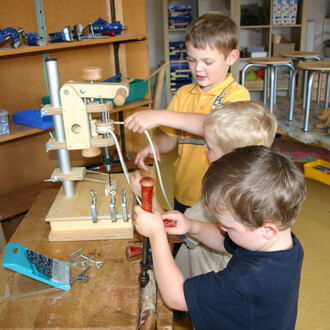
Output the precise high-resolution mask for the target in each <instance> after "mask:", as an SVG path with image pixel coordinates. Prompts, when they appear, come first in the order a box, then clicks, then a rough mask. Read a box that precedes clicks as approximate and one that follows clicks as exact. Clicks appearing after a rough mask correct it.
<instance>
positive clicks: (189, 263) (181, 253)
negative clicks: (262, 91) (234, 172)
mask: <svg viewBox="0 0 330 330" xmlns="http://www.w3.org/2000/svg"><path fill="white" fill-rule="evenodd" d="M276 129H277V122H276V118H275V116H273V115H272V114H271V113H270V112H269V111H268V110H266V109H265V107H264V104H263V103H261V102H259V101H241V102H228V103H225V104H223V105H220V106H218V107H217V108H215V109H214V110H212V111H211V112H210V113H209V114H208V116H207V117H206V119H205V123H204V131H205V140H206V143H205V149H206V151H207V154H208V159H209V161H210V163H212V162H213V161H215V160H217V159H218V158H220V157H222V156H223V155H224V154H227V153H228V152H231V151H233V150H234V149H236V148H239V147H245V146H249V145H264V146H267V147H270V146H271V145H272V143H273V141H274V138H275V134H276ZM184 214H185V215H186V216H187V217H189V218H192V219H197V220H199V221H204V222H209V223H215V222H216V219H215V218H214V216H213V214H212V213H211V212H210V211H209V210H208V209H207V207H206V206H205V205H204V202H203V200H202V199H200V200H199V201H198V202H197V203H196V204H195V205H193V206H192V207H191V208H187V210H186V211H185V212H184ZM189 239H190V240H191V241H194V240H193V239H192V238H191V237H189ZM194 243H195V244H196V245H197V246H196V247H195V248H193V249H189V248H188V247H187V246H186V245H182V246H181V247H180V249H179V250H178V252H177V255H176V257H175V261H176V263H177V265H178V267H179V268H180V270H181V272H182V273H183V275H184V277H185V278H189V277H192V276H197V275H200V274H204V273H207V272H210V271H216V272H217V271H220V270H222V269H223V268H225V267H226V265H227V263H228V261H229V260H230V256H229V255H228V254H224V253H221V252H218V251H214V250H212V249H210V248H208V247H206V246H205V245H203V244H199V242H198V241H194Z"/></svg>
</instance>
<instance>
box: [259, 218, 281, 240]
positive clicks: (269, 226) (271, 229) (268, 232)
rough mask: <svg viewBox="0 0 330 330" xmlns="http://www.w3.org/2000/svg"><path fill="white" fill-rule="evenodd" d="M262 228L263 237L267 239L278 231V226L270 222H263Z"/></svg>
mask: <svg viewBox="0 0 330 330" xmlns="http://www.w3.org/2000/svg"><path fill="white" fill-rule="evenodd" d="M262 229H263V233H264V237H265V238H266V239H267V240H271V239H272V238H273V237H275V236H276V235H277V234H278V232H279V229H278V226H277V225H276V224H274V223H270V222H269V223H264V224H263V226H262Z"/></svg>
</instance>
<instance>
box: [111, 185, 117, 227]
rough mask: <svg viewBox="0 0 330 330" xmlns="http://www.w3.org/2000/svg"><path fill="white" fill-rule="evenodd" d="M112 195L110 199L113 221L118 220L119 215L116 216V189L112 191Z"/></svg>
mask: <svg viewBox="0 0 330 330" xmlns="http://www.w3.org/2000/svg"><path fill="white" fill-rule="evenodd" d="M110 195H111V200H110V215H111V220H112V222H116V221H117V217H116V198H115V195H116V191H114V190H112V191H110Z"/></svg>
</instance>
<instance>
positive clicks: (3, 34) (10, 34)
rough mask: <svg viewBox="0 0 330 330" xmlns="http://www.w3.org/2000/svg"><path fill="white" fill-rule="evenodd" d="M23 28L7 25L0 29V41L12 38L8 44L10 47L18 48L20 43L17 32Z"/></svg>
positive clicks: (20, 31)
mask: <svg viewBox="0 0 330 330" xmlns="http://www.w3.org/2000/svg"><path fill="white" fill-rule="evenodd" d="M23 31H24V30H23V29H18V30H16V29H14V28H12V27H7V28H5V29H3V30H1V29H0V43H2V42H4V41H6V40H9V39H12V41H11V43H10V46H11V48H18V47H19V45H20V44H21V41H20V39H19V34H20V33H22V32H23Z"/></svg>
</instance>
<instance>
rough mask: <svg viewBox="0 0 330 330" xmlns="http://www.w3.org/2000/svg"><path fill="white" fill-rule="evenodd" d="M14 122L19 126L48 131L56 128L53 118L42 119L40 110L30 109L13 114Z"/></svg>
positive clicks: (45, 117) (44, 117)
mask: <svg viewBox="0 0 330 330" xmlns="http://www.w3.org/2000/svg"><path fill="white" fill-rule="evenodd" d="M13 121H14V122H15V123H17V124H22V125H26V126H31V127H36V128H41V129H48V128H52V127H54V123H53V116H43V117H41V112H40V110H36V109H28V110H24V111H21V112H17V113H14V114H13Z"/></svg>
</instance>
